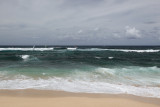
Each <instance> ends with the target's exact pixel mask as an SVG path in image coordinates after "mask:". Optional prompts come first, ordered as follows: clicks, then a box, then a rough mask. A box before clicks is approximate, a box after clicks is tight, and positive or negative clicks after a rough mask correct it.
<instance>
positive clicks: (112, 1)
mask: <svg viewBox="0 0 160 107" xmlns="http://www.w3.org/2000/svg"><path fill="white" fill-rule="evenodd" d="M159 5H160V2H159V0H152V1H151V0H134V1H133V0H14V1H13V0H1V1H0V44H9V43H11V41H12V44H23V42H19V41H24V40H25V41H26V43H25V44H27V43H28V44H34V43H35V41H36V42H37V44H47V43H48V44H53V45H54V44H64V43H66V44H72V43H73V44H76V43H77V44H84V45H85V44H95V41H96V40H98V42H96V44H101V43H102V44H105V43H106V44H110V43H111V44H110V45H114V44H122V43H123V44H124V43H125V44H126V45H127V44H130V43H131V42H130V41H128V39H130V40H133V39H134V43H135V44H139V45H141V44H144V43H145V41H149V40H152V41H155V43H156V44H160V43H159V41H158V40H157V39H155V37H156V38H158V36H154V35H159V29H157V28H160V20H159V19H160V12H159V11H157V10H159V9H160V7H159ZM126 26H130V27H131V28H133V27H135V31H136V30H138V31H139V32H140V33H133V32H132V33H131V32H130V34H129V33H128V34H127V36H126V32H125V29H124V28H125V27H126ZM140 35H143V37H140ZM11 36H12V39H10V37H11ZM34 37H39V38H35V39H34V40H30V39H32V38H34ZM26 38H27V39H26ZM84 38H87V39H84ZM137 38H141V39H140V40H138V39H137ZM96 44H95V45H96ZM152 44H154V43H153V42H152Z"/></svg>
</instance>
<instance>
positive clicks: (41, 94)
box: [0, 89, 160, 107]
mask: <svg viewBox="0 0 160 107" xmlns="http://www.w3.org/2000/svg"><path fill="white" fill-rule="evenodd" d="M27 102H28V103H27ZM61 102H63V103H61ZM0 104H1V105H2V107H11V106H12V107H23V106H24V107H26V106H30V107H32V106H34V107H43V106H44V105H46V106H48V107H50V106H56V107H64V106H65V107H74V106H76V107H80V106H85V107H91V106H94V107H99V106H101V107H106V106H110V107H115V106H116V107H127V106H129V107H135V106H136V107H137V106H138V107H159V106H160V99H159V98H150V97H140V96H134V95H128V94H102V93H98V94H97V93H72V92H64V91H52V90H35V89H20V90H5V89H4V90H0Z"/></svg>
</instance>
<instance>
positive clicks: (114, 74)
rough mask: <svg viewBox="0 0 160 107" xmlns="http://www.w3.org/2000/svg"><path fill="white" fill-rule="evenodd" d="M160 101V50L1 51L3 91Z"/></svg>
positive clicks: (155, 48) (36, 49)
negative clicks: (93, 94)
mask: <svg viewBox="0 0 160 107" xmlns="http://www.w3.org/2000/svg"><path fill="white" fill-rule="evenodd" d="M28 88H30V89H44V90H63V91H69V92H86V93H111V94H120V93H122V94H124V93H125V94H133V95H138V96H146V97H157V98H160V47H158V46H157V47H77V48H73V47H69V48H67V47H49V48H43V47H39V48H32V47H25V48H24V47H23V48H22V47H14V48H9V47H1V48H0V89H28Z"/></svg>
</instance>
